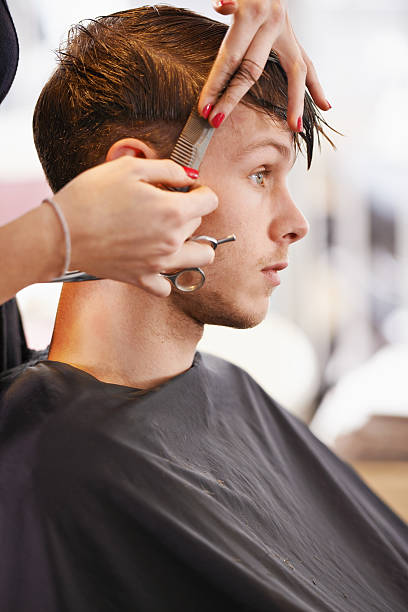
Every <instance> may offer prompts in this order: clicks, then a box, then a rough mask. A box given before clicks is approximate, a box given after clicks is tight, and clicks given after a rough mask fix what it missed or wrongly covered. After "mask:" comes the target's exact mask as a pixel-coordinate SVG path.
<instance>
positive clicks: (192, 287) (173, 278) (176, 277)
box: [160, 268, 205, 293]
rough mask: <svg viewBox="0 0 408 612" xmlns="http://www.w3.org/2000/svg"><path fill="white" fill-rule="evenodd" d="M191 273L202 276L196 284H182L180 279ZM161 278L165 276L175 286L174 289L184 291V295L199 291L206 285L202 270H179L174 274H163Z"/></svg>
mask: <svg viewBox="0 0 408 612" xmlns="http://www.w3.org/2000/svg"><path fill="white" fill-rule="evenodd" d="M189 272H191V273H193V272H194V273H196V274H197V273H198V274H199V275H200V278H199V280H198V282H196V283H192V282H190V283H187V284H186V285H185V284H183V283H182V282H181V280H180V279H181V277H182V276H183V275H186V274H188V273H189ZM160 276H164V278H167V280H169V281H170V282H171V283H172V284H173V285H174V287H176V289H178V290H179V291H183V292H184V293H191V292H193V291H198V289H201V287H202V286H203V285H204V283H205V274H204V271H203V270H202V269H201V268H184V270H179V271H178V272H175V273H174V274H166V273H165V272H162V273H161V274H160Z"/></svg>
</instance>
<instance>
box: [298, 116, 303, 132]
mask: <svg viewBox="0 0 408 612" xmlns="http://www.w3.org/2000/svg"><path fill="white" fill-rule="evenodd" d="M297 131H298V132H302V131H303V121H302V117H299V119H298V120H297Z"/></svg>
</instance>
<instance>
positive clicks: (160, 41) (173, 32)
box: [33, 6, 327, 191]
mask: <svg viewBox="0 0 408 612" xmlns="http://www.w3.org/2000/svg"><path fill="white" fill-rule="evenodd" d="M226 30H227V26H226V25H225V24H223V23H220V22H217V21H213V20H212V19H208V18H207V17H203V16H202V15H198V14H196V13H193V12H191V11H188V10H185V9H180V8H175V7H171V6H153V7H152V6H145V7H141V8H136V9H131V10H128V11H122V12H119V13H114V14H112V15H109V16H107V17H99V18H97V19H95V20H91V21H90V22H88V23H87V25H86V26H85V25H83V24H82V23H81V24H79V25H77V26H75V27H73V28H72V29H71V30H70V32H69V34H68V39H67V42H66V44H65V46H64V47H62V48H60V50H59V52H58V59H59V65H58V67H57V69H56V71H55V72H54V74H53V75H52V76H51V78H50V79H49V81H48V82H47V83H46V85H45V87H44V88H43V90H42V92H41V95H40V97H39V99H38V102H37V105H36V108H35V111H34V120H33V128H34V140H35V144H36V147H37V152H38V155H39V158H40V161H41V163H42V166H43V168H44V171H45V174H46V176H47V179H48V181H49V183H50V186H51V188H52V190H53V191H58V190H59V189H61V187H63V186H64V185H65V184H66V183H67V182H68V181H70V180H71V179H72V178H74V177H75V176H76V175H77V174H79V173H80V172H82V171H83V170H85V169H87V168H90V167H92V166H94V165H96V164H98V163H100V162H102V161H103V160H104V157H105V155H106V153H107V151H108V150H109V147H110V146H111V145H112V144H113V143H114V142H115V141H116V140H119V139H120V138H125V137H129V136H135V137H138V138H141V139H144V140H146V141H147V142H149V144H151V145H152V146H153V147H154V148H155V149H156V150H157V152H158V154H159V156H160V157H168V156H169V155H170V153H171V150H172V148H173V146H174V144H175V142H176V140H177V137H178V135H179V133H180V131H181V129H182V128H183V125H184V123H185V121H186V119H187V117H188V115H189V113H190V112H191V109H192V107H193V105H194V104H196V103H197V99H198V96H199V93H200V90H201V89H202V87H203V85H204V83H205V80H206V77H207V75H208V73H209V71H210V68H211V66H212V64H213V62H214V60H215V58H216V55H217V52H218V49H219V47H220V45H221V42H222V39H223V37H224V35H225V33H226ZM243 101H244V103H245V104H248V105H250V106H252V107H254V108H257V109H261V110H263V111H265V112H267V113H269V114H270V115H271V116H273V117H274V118H275V119H276V120H278V121H284V120H286V107H287V79H286V74H285V72H284V71H283V69H282V67H281V66H280V64H279V61H278V58H277V57H276V56H273V58H272V61H268V63H267V66H266V68H265V70H264V72H263V74H262V76H261V78H260V80H259V81H258V82H257V83H256V84H254V85H253V87H252V88H251V90H250V91H249V93H248V94H247V95H246V96H245V98H244V100H243ZM323 124H324V125H327V124H326V123H325V121H324V120H323V119H322V118H321V116H320V115H319V112H318V111H317V108H316V106H315V105H314V103H313V101H312V99H311V98H310V96H309V95H308V94H306V96H305V110H304V115H303V125H304V131H303V133H302V134H301V138H302V139H303V142H304V145H305V148H306V153H307V160H308V167H309V166H310V163H311V160H312V154H313V144H314V133H315V132H316V134H317V137H318V140H319V135H320V134H324V131H323V128H322V125H323ZM324 135H325V134H324ZM325 136H326V135H325ZM326 138H327V136H326ZM294 141H295V145H296V146H298V147H299V148H300V146H301V143H302V140H299V136H298V135H296V134H294ZM319 144H320V141H319Z"/></svg>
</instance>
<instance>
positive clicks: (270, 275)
mask: <svg viewBox="0 0 408 612" xmlns="http://www.w3.org/2000/svg"><path fill="white" fill-rule="evenodd" d="M287 267H288V263H287V262H286V261H283V262H281V263H277V264H275V265H273V266H267V267H266V268H262V272H263V274H264V275H265V276H266V278H267V279H268V280H269V281H270V282H271V284H272V285H274V286H275V287H277V286H278V285H280V278H279V274H278V272H279V271H280V270H284V269H285V268H287Z"/></svg>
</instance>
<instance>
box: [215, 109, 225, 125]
mask: <svg viewBox="0 0 408 612" xmlns="http://www.w3.org/2000/svg"><path fill="white" fill-rule="evenodd" d="M224 119H225V115H224V113H217V114H216V115H215V117H214V119H213V120H212V125H213V127H215V128H218V127H220V125H221V123H222V122H223V121H224Z"/></svg>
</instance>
